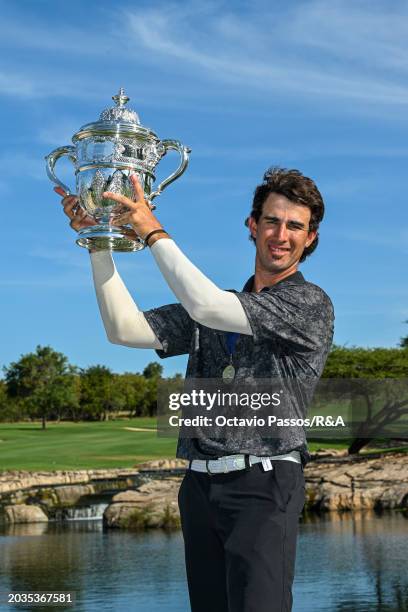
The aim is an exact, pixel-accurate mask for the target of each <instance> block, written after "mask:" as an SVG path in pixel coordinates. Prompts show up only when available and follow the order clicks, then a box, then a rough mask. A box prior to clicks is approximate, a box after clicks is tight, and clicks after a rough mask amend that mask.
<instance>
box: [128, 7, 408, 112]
mask: <svg viewBox="0 0 408 612" xmlns="http://www.w3.org/2000/svg"><path fill="white" fill-rule="evenodd" d="M199 6H201V5H199ZM227 6H228V5H227ZM194 7H197V3H196V4H194V5H193V9H192V8H187V9H186V8H185V7H184V10H183V9H182V10H181V9H180V5H179V4H174V5H172V4H166V5H165V6H160V7H154V8H152V9H150V10H149V9H146V8H145V7H143V9H140V10H132V11H129V12H128V13H127V17H128V23H129V28H130V30H131V32H132V33H133V40H134V41H135V42H134V47H135V49H136V48H137V49H140V48H141V49H143V50H144V51H145V52H148V53H149V54H150V56H151V59H156V61H158V62H162V64H164V65H168V66H170V65H171V66H172V67H173V69H174V71H175V72H176V73H177V72H180V71H182V70H184V69H186V68H190V69H193V70H196V71H197V70H198V71H200V73H201V74H203V73H204V74H206V75H207V76H208V77H210V78H211V79H212V80H214V81H217V82H219V81H222V82H223V83H224V84H228V83H230V84H233V85H236V86H239V87H240V88H241V89H245V88H246V89H247V90H252V91H254V90H256V91H258V92H265V93H268V94H272V93H275V94H277V95H280V94H282V93H283V94H287V93H290V94H294V95H296V96H299V95H300V96H301V97H302V98H303V97H305V96H307V97H309V96H311V97H316V96H318V97H319V98H320V99H321V100H322V99H327V98H336V99H348V100H356V101H361V102H366V103H382V104H403V105H406V104H407V103H408V88H407V86H406V84H405V80H404V78H403V77H405V71H406V70H405V68H406V66H405V64H403V63H402V62H399V61H397V58H399V57H402V56H403V53H404V52H405V48H406V43H405V40H406V37H405V35H404V34H405V33H404V28H402V27H401V26H400V23H399V22H400V20H401V15H400V14H397V13H396V12H394V13H393V14H392V13H391V14H389V10H388V7H387V8H386V9H384V11H383V12H380V11H379V10H378V11H377V12H376V13H375V15H374V16H372V15H371V6H368V5H367V3H363V2H341V3H340V2H334V3H333V4H330V5H329V8H328V5H327V3H326V4H323V3H322V2H320V1H315V2H308V3H307V4H302V3H298V4H296V5H295V7H294V8H293V9H292V10H291V11H287V12H286V14H279V12H278V11H276V10H274V9H272V8H271V7H269V9H268V8H265V9H264V10H262V11H260V12H256V11H252V12H249V13H241V14H239V15H238V14H237V13H236V14H234V13H233V12H232V11H231V10H229V11H228V10H225V5H224V7H222V10H223V12H221V14H220V11H219V10H218V9H217V7H216V5H208V6H207V9H206V10H204V11H201V13H200V11H198V12H197V11H196V10H195V9H194ZM203 13H204V14H203ZM288 13H289V14H288ZM383 18H384V19H383ZM394 26H395V29H396V32H397V36H396V37H394V39H392V38H391V36H390V34H389V32H394ZM338 29H340V30H341V31H342V35H341V34H340V35H339V34H338V33H337V32H338ZM334 33H337V36H335V35H334ZM372 39H374V41H376V40H378V39H380V40H381V41H383V44H382V45H380V49H376V47H375V44H374V43H372V42H370V41H371V40H372ZM319 43H320V47H319ZM390 46H392V53H391V57H390V58H389V59H388V60H386V59H385V58H384V52H385V51H388V52H390ZM316 51H317V52H316ZM380 59H381V62H379V61H378V60H380ZM379 64H380V65H381V68H382V70H380V69H379ZM390 66H392V67H393V68H394V69H395V71H394V74H390V73H389V70H388V69H389V68H390Z"/></svg>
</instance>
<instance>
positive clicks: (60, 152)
mask: <svg viewBox="0 0 408 612" xmlns="http://www.w3.org/2000/svg"><path fill="white" fill-rule="evenodd" d="M64 155H67V156H68V157H69V159H70V160H71V161H72V163H73V164H75V163H76V154H75V147H72V146H71V145H66V146H65V147H58V149H54V151H52V152H51V153H49V155H47V156H46V158H45V161H46V162H47V165H46V169H47V175H48V178H49V179H50V181H52V182H53V183H55V184H56V185H58V187H61V188H62V189H63V190H64V191H65V192H66V194H67V195H70V194H71V193H72V190H71V189H70V188H69V187H68V185H65V184H64V183H63V182H62V181H60V180H59V178H57V177H56V175H55V172H54V166H55V164H56V163H57V161H58V160H59V158H60V157H63V156H64Z"/></svg>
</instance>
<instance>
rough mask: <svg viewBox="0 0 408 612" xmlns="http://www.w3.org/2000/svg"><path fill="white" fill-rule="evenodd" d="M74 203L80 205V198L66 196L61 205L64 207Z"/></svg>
mask: <svg viewBox="0 0 408 612" xmlns="http://www.w3.org/2000/svg"><path fill="white" fill-rule="evenodd" d="M73 202H74V203H78V197H77V196H75V195H69V196H65V198H63V199H62V200H61V204H62V205H63V206H66V205H67V204H72V203H73Z"/></svg>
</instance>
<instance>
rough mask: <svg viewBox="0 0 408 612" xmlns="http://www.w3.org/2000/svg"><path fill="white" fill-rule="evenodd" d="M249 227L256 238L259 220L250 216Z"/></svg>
mask: <svg viewBox="0 0 408 612" xmlns="http://www.w3.org/2000/svg"><path fill="white" fill-rule="evenodd" d="M248 227H249V231H250V232H251V236H252V238H253V239H254V240H256V231H257V222H256V221H255V219H254V218H253V217H249V218H248Z"/></svg>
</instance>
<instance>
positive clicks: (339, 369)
mask: <svg viewBox="0 0 408 612" xmlns="http://www.w3.org/2000/svg"><path fill="white" fill-rule="evenodd" d="M322 378H330V379H333V384H332V387H333V389H334V390H335V389H336V384H337V387H338V389H341V386H343V388H345V387H347V385H344V383H343V385H342V383H341V380H339V379H343V381H344V379H352V381H350V384H349V388H350V387H351V388H352V394H353V397H354V399H355V400H357V399H358V398H359V402H360V404H361V405H362V406H363V408H364V410H365V415H364V418H363V420H362V422H361V425H360V427H359V428H358V429H357V431H356V433H355V437H354V439H353V440H352V441H351V443H350V446H349V448H348V452H349V453H350V454H353V453H358V452H359V451H360V450H361V449H362V448H363V447H364V446H365V445H366V444H368V442H370V441H371V440H373V439H375V438H376V437H378V436H380V435H381V432H383V431H385V430H386V429H387V428H388V429H389V428H390V426H391V425H392V424H393V423H396V422H397V421H398V420H399V419H401V417H403V416H404V415H406V414H408V393H407V390H406V382H405V379H406V378H408V351H406V350H404V349H401V348H391V349H387V348H359V347H352V348H346V347H341V346H334V347H333V349H332V351H331V352H330V354H329V357H328V359H327V362H326V366H325V369H324V372H323V376H322ZM336 381H337V383H336Z"/></svg>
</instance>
